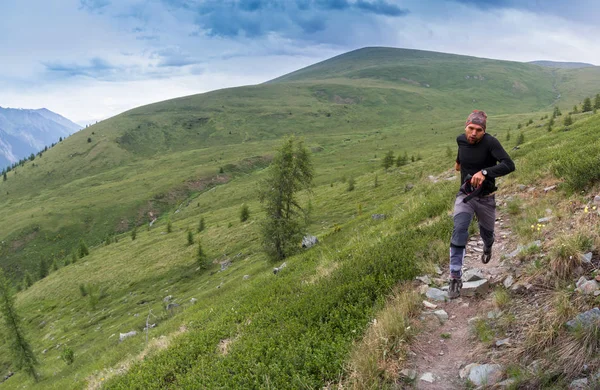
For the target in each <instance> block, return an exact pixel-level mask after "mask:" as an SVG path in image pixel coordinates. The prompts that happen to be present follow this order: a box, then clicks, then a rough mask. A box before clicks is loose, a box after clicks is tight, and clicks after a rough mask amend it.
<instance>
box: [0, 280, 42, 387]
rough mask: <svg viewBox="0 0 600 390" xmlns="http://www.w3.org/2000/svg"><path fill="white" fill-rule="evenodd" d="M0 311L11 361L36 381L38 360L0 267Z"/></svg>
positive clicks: (37, 377) (37, 378)
mask: <svg viewBox="0 0 600 390" xmlns="http://www.w3.org/2000/svg"><path fill="white" fill-rule="evenodd" d="M0 312H1V313H2V318H3V320H4V321H3V322H4V329H3V332H2V333H4V334H5V337H6V338H7V340H8V342H9V347H10V351H11V354H12V357H13V362H14V364H15V366H16V367H17V369H19V370H21V369H23V370H25V372H27V374H29V376H31V377H32V378H33V379H34V380H35V381H36V382H37V381H38V380H39V375H38V373H37V371H36V369H35V367H36V366H37V365H38V361H37V359H36V357H35V355H34V354H33V349H32V348H31V345H30V344H29V342H28V341H27V339H26V337H25V333H24V332H23V328H22V327H21V322H22V320H21V317H19V314H18V313H17V311H16V309H15V299H14V296H13V293H12V289H11V286H10V284H9V281H8V279H7V278H6V277H5V276H4V272H3V271H2V269H0Z"/></svg>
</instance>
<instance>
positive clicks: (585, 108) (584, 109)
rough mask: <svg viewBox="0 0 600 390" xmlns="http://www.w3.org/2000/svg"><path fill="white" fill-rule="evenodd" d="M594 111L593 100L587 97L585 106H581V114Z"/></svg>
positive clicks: (584, 102)
mask: <svg viewBox="0 0 600 390" xmlns="http://www.w3.org/2000/svg"><path fill="white" fill-rule="evenodd" d="M588 111H592V100H591V99H590V98H589V97H586V98H585V99H584V100H583V105H582V106H581V112H588Z"/></svg>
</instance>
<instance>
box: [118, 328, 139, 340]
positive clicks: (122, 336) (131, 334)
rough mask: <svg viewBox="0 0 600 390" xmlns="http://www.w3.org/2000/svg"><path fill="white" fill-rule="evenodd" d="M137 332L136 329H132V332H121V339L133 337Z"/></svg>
mask: <svg viewBox="0 0 600 390" xmlns="http://www.w3.org/2000/svg"><path fill="white" fill-rule="evenodd" d="M136 334H137V332H136V331H135V330H132V331H131V332H127V333H119V341H123V340H125V339H127V338H129V337H133V336H135V335H136Z"/></svg>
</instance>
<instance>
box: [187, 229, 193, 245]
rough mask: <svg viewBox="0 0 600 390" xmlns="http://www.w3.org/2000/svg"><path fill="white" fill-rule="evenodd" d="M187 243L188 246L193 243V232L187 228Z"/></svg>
mask: <svg viewBox="0 0 600 390" xmlns="http://www.w3.org/2000/svg"><path fill="white" fill-rule="evenodd" d="M187 244H188V246H191V245H194V233H192V231H191V230H188V234H187Z"/></svg>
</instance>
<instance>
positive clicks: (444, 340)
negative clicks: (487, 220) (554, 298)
mask: <svg viewBox="0 0 600 390" xmlns="http://www.w3.org/2000/svg"><path fill="white" fill-rule="evenodd" d="M498 202H500V200H498ZM511 234H512V233H511V231H510V229H509V221H508V220H507V219H506V217H505V216H504V215H501V214H500V213H498V218H497V221H496V242H495V244H494V252H493V256H492V260H491V261H490V262H489V263H488V264H483V263H482V262H481V260H480V257H481V253H482V252H483V242H482V241H481V240H480V239H479V236H478V235H477V236H473V237H471V238H470V240H469V243H468V245H467V256H466V257H465V262H464V268H463V272H464V274H463V280H464V279H472V280H474V281H473V282H470V283H465V284H464V286H463V290H462V293H461V297H460V298H458V299H454V300H451V301H449V300H447V299H444V295H445V294H447V293H446V289H447V283H446V281H447V279H448V270H447V269H444V270H443V272H442V274H441V275H439V278H437V279H436V278H433V277H431V282H432V283H435V282H438V283H439V282H441V281H442V280H443V281H444V287H442V288H441V289H440V290H441V291H440V290H437V289H432V288H431V287H428V286H427V284H426V283H424V284H423V286H422V292H424V293H425V294H426V295H424V297H425V299H426V301H425V302H424V306H423V315H422V316H421V325H422V331H421V332H420V333H419V335H418V337H417V339H416V340H415V341H414V342H413V344H412V348H411V360H410V362H409V364H408V365H407V367H408V368H407V369H406V370H404V371H403V375H404V376H406V377H409V379H412V383H413V385H412V387H413V388H417V389H440V390H442V389H443V390H448V389H465V388H466V383H467V378H469V379H470V380H471V381H472V382H473V383H474V384H475V385H479V384H481V383H482V382H487V383H492V382H496V381H497V380H498V379H499V378H497V376H498V375H499V374H500V372H499V370H498V369H499V366H496V365H494V364H493V362H490V361H489V358H488V357H487V354H486V351H485V350H483V349H481V348H478V343H477V340H476V338H475V337H474V335H473V333H472V331H471V329H472V323H473V321H475V318H476V317H477V316H478V315H482V313H483V315H485V313H488V312H489V313H490V314H491V313H493V310H494V307H493V300H492V293H491V291H492V289H491V286H492V285H495V284H498V283H501V282H502V281H503V279H504V278H505V277H506V275H507V273H508V270H507V269H506V268H505V266H504V265H503V264H502V263H501V261H500V258H501V256H502V254H505V253H508V251H509V243H510V240H511ZM425 281H426V282H427V280H425ZM436 295H438V296H436ZM433 305H435V307H433ZM473 363H476V364H480V366H476V365H473ZM494 376H496V377H494Z"/></svg>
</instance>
